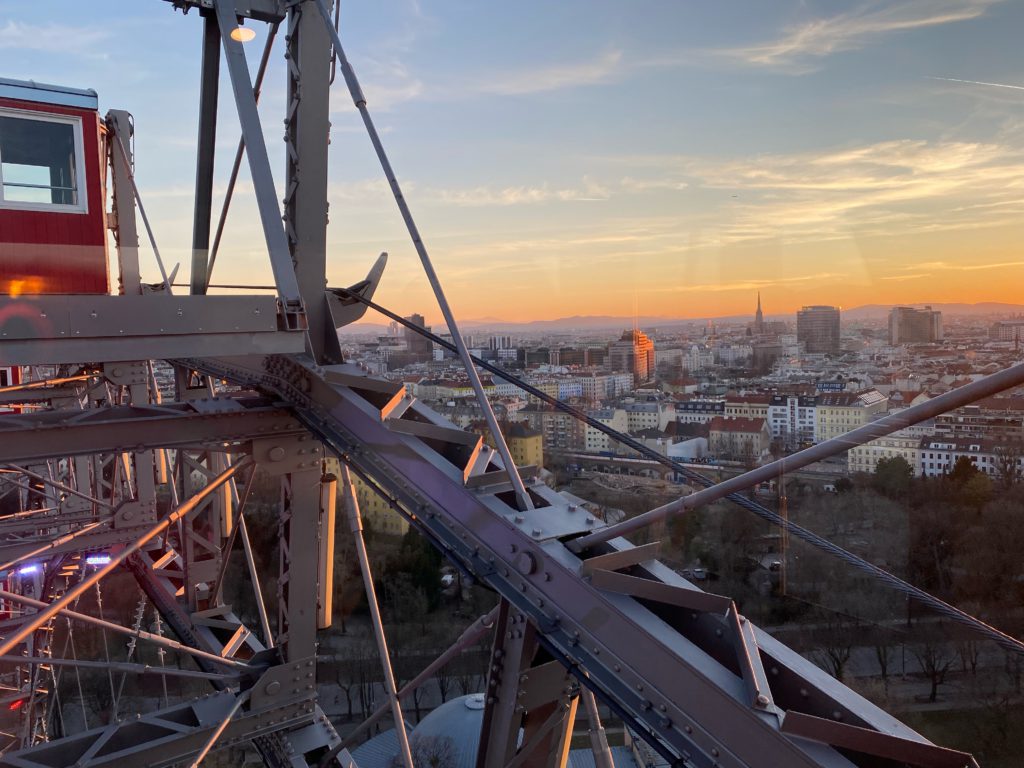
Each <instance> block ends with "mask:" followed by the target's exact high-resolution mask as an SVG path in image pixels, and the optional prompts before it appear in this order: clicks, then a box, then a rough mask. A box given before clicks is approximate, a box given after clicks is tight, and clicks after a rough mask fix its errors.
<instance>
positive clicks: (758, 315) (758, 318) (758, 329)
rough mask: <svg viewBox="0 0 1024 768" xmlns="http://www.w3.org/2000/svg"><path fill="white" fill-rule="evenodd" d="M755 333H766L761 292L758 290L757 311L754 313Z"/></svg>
mask: <svg viewBox="0 0 1024 768" xmlns="http://www.w3.org/2000/svg"><path fill="white" fill-rule="evenodd" d="M753 331H754V333H756V334H758V335H760V334H762V333H764V312H762V311H761V292H760V291H758V292H757V311H756V312H755V313H754V328H753Z"/></svg>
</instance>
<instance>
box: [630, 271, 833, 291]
mask: <svg viewBox="0 0 1024 768" xmlns="http://www.w3.org/2000/svg"><path fill="white" fill-rule="evenodd" d="M846 277H848V275H847V274H846V273H845V272H817V273H815V274H807V275H793V276H791V277H765V278H764V279H763V280H753V279H747V280H737V281H734V282H731V283H728V282H726V283H701V284H700V285H670V286H664V287H660V288H653V289H648V291H649V292H652V293H729V292H731V291H756V290H761V289H764V288H772V287H778V286H784V285H800V284H801V283H811V282H822V281H825V280H836V279H842V278H846Z"/></svg>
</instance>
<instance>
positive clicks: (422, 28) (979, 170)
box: [0, 0, 1024, 323]
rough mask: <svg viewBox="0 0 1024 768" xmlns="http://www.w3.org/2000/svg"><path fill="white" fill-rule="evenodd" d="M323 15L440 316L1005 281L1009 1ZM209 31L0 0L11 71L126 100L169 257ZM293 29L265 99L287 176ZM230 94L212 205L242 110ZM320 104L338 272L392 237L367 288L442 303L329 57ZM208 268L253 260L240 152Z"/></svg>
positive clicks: (1016, 215)
mask: <svg viewBox="0 0 1024 768" xmlns="http://www.w3.org/2000/svg"><path fill="white" fill-rule="evenodd" d="M341 18H342V21H341V36H342V40H343V43H344V44H345V46H346V52H347V54H348V57H349V59H350V60H351V62H352V64H353V66H354V68H355V70H356V72H357V73H358V75H359V77H360V79H361V81H362V83H363V90H364V92H365V94H366V97H367V101H368V104H369V108H370V111H371V113H372V114H373V115H374V118H375V120H376V122H377V125H378V127H379V129H380V130H381V133H382V137H383V141H384V144H385V147H386V148H387V150H388V153H389V155H390V157H391V160H392V164H393V165H394V167H395V170H396V171H397V174H398V177H399V179H400V181H401V183H402V185H403V189H404V191H405V193H406V197H407V199H408V201H409V204H410V206H411V208H412V211H413V214H414V216H415V217H416V220H417V223H418V225H419V228H420V231H421V233H422V235H423V239H424V242H425V243H426V245H427V248H428V250H429V251H430V254H431V257H432V259H433V261H434V264H435V266H436V268H437V271H438V273H439V275H440V277H441V280H442V283H443V284H444V286H445V289H446V292H447V294H448V296H449V299H450V301H451V304H452V307H453V309H454V311H455V313H456V316H457V317H460V318H464V319H473V320H478V319H483V318H496V319H502V320H507V321H525V320H533V319H551V318H558V317H566V316H572V315H618V316H630V315H632V314H634V312H639V314H642V315H660V316H667V317H707V316H717V315H733V314H737V313H744V312H749V313H752V312H753V308H754V305H755V302H756V293H757V292H758V291H760V292H761V296H762V301H763V304H764V308H765V312H766V314H768V315H774V314H782V313H791V312H793V311H795V310H796V309H797V308H799V307H800V306H802V305H804V304H835V305H839V306H844V307H854V306H858V305H861V304H867V303H911V302H926V301H931V302H961V301H962V302H979V301H1005V302H1014V303H1016V302H1020V301H1021V299H1022V293H1024V291H1022V289H1024V249H1022V247H1021V246H1022V235H1024V62H1022V60H1021V58H1020V55H1019V47H1020V41H1019V30H1020V29H1021V28H1022V25H1024V4H1022V3H1015V2H1010V1H1007V2H1000V1H999V0H891V1H890V2H875V1H868V2H841V1H838V0H828V1H826V0H822V1H821V2H813V1H811V0H803V1H795V2H794V1H786V0H779V1H778V2H772V3H765V2H763V1H762V0H744V1H743V2H740V1H738V0H737V1H736V2H733V1H731V0H730V1H723V2H716V3H707V2H697V1H696V0H689V1H685V2H684V0H677V1H675V2H666V1H665V0H631V1H630V2H622V0H617V1H611V0H561V2H558V3H551V2H538V1H536V0H521V2H517V3H480V2H474V1H471V0H374V1H373V2H367V1H366V0H343V2H342V16H341ZM255 28H256V29H257V31H258V35H257V37H256V39H255V40H254V41H252V42H250V43H247V44H246V51H247V54H248V56H249V60H250V64H251V67H252V68H253V69H254V68H255V64H256V62H257V61H258V59H259V55H260V51H261V50H262V44H263V39H264V35H265V28H264V27H263V25H261V24H256V25H255ZM200 33H201V22H200V19H199V17H198V14H196V13H195V12H193V13H190V14H188V15H187V16H185V15H183V14H182V13H181V12H180V11H176V10H174V9H173V7H172V5H171V3H169V2H165V1H164V0H97V1H96V2H90V3H82V2H78V1H73V0H47V1H46V2H34V3H24V2H15V1H14V0H0V62H2V63H3V64H2V66H0V76H5V77H13V78H18V79H35V80H39V81H43V82H51V83H59V84H63V85H70V86H76V87H87V88H93V89H95V90H96V91H97V92H98V93H99V97H100V105H101V111H105V110H106V109H110V108H119V109H127V110H128V111H130V112H132V114H133V115H134V117H135V125H136V152H137V181H138V184H139V187H140V191H141V194H142V198H143V202H144V204H145V206H146V209H147V213H149V215H150V218H151V219H152V221H153V225H154V229H155V232H156V237H157V241H158V244H159V246H160V250H161V252H162V254H163V256H164V259H165V260H166V261H169V262H171V263H172V264H173V263H180V264H181V265H182V275H186V274H187V270H188V264H189V258H190V256H189V248H190V243H191V230H192V221H191V218H192V200H191V195H192V185H193V183H194V175H195V136H196V130H197V128H196V125H197V113H198V77H199V59H200V37H201V34H200ZM282 43H283V41H279V47H278V48H277V49H276V50H275V52H274V56H273V58H272V68H271V71H270V73H269V75H268V79H267V82H266V85H265V87H264V97H263V99H262V101H261V106H260V111H261V115H262V118H263V126H264V132H265V134H266V136H267V141H268V145H269V148H270V152H271V161H272V163H273V165H274V170H275V173H276V174H277V183H278V196H279V197H280V196H282V193H281V175H282V172H283V169H284V154H283V143H282V134H283V131H282V130H281V120H282V119H283V112H284V89H285V85H284V77H283V74H284V69H283V67H284V61H283V57H282V54H283V51H282V49H281V47H280V45H281V44H282ZM224 77H225V80H224V82H223V83H222V94H224V95H225V96H227V95H228V94H229V92H230V89H229V86H228V83H227V81H226V73H225V75H224ZM221 106H222V108H221V121H220V128H219V133H218V154H217V174H218V182H217V184H216V193H217V196H218V197H217V202H216V204H217V205H218V206H219V199H220V196H222V195H223V192H224V189H225V182H226V178H227V174H228V171H229V169H230V165H231V160H232V157H233V155H234V148H235V145H236V142H237V137H238V127H237V120H236V119H235V117H234V113H233V109H234V106H233V103H231V102H230V99H224V100H223V103H222V105H221ZM331 120H332V130H331V150H330V151H331V159H330V165H329V179H330V182H329V202H330V225H329V231H328V260H329V267H328V281H329V284H331V285H349V284H352V283H354V282H356V281H358V280H359V279H361V278H362V277H363V276H365V274H366V272H367V270H368V269H369V267H370V265H371V264H372V263H373V260H374V259H375V257H376V256H377V254H378V253H380V252H381V251H387V252H388V253H389V264H388V267H387V269H386V271H385V274H384V278H383V281H382V284H381V287H380V290H379V291H378V294H377V299H378V300H379V301H380V302H381V303H382V304H384V305H385V306H388V307H389V308H392V309H394V310H395V311H398V312H401V313H403V314H408V313H411V312H420V313H422V314H424V315H425V316H426V317H427V320H428V321H430V322H435V323H436V322H437V320H438V318H439V313H438V312H437V310H436V304H435V302H434V300H433V297H432V296H431V294H430V291H429V288H428V286H427V283H426V279H425V277H424V275H423V270H422V268H421V266H420V264H419V262H418V260H417V258H416V255H415V252H414V250H413V248H412V246H411V243H410V240H409V237H408V235H407V234H406V232H405V230H404V226H403V224H402V220H401V218H400V216H399V214H398V211H397V209H396V207H395V204H394V201H393V199H392V198H391V197H390V193H389V190H388V188H387V185H386V183H385V181H384V178H383V175H382V173H381V171H380V168H379V166H378V165H377V162H376V159H375V156H374V154H373V151H372V148H371V146H370V143H369V141H368V139H367V137H366V135H365V132H364V131H363V128H362V124H361V122H360V120H359V118H358V115H357V113H356V111H355V109H354V108H353V106H352V103H351V100H350V99H349V98H348V96H347V94H346V93H345V92H344V87H343V84H342V82H341V78H340V77H339V78H338V82H337V83H336V84H335V86H334V89H333V91H332V95H331ZM143 262H144V263H143V267H144V273H145V276H146V278H147V279H150V280H152V281H153V282H156V281H157V280H158V279H159V278H158V273H157V269H156V264H155V261H154V260H153V258H152V256H151V255H150V254H149V253H148V251H147V252H146V253H144V255H143ZM214 281H215V282H217V281H220V282H230V283H246V284H265V283H269V282H271V281H272V278H271V273H270V268H269V263H268V261H267V256H266V249H265V246H264V243H263V240H262V235H261V232H260V228H259V226H258V221H257V214H256V208H255V203H254V201H253V199H252V194H251V186H250V185H249V183H248V175H247V170H244V171H243V175H242V183H241V184H240V187H239V193H238V194H237V195H236V201H235V203H233V205H232V211H231V216H230V218H229V223H228V227H227V233H226V236H225V247H224V250H223V251H222V253H221V255H220V256H218V264H217V267H216V272H215V275H214ZM367 319H368V320H370V319H373V320H376V318H370V317H368V318H367Z"/></svg>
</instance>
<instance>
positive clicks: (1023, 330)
mask: <svg viewBox="0 0 1024 768" xmlns="http://www.w3.org/2000/svg"><path fill="white" fill-rule="evenodd" d="M988 337H989V338H990V339H992V340H993V341H1012V342H1015V343H1017V344H1018V345H1019V344H1020V342H1021V340H1024V319H1015V320H1000V321H999V322H997V323H995V324H994V325H993V326H992V327H991V328H989V330H988Z"/></svg>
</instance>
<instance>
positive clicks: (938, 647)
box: [911, 640, 956, 702]
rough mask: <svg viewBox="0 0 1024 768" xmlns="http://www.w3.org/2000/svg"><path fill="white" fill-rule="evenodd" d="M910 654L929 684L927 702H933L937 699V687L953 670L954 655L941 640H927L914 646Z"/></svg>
mask: <svg viewBox="0 0 1024 768" xmlns="http://www.w3.org/2000/svg"><path fill="white" fill-rule="evenodd" d="M911 653H913V654H914V657H915V658H916V659H917V661H918V663H919V664H920V665H921V671H922V672H923V673H924V675H925V677H926V678H928V682H929V683H930V684H931V690H930V692H929V694H928V701H930V702H934V701H935V700H936V699H937V698H938V692H939V686H940V685H943V684H944V683H945V682H946V676H947V675H948V674H949V671H950V670H951V669H952V668H953V664H954V663H955V661H956V654H955V653H954V652H953V650H952V649H951V648H950V647H949V644H948V643H946V642H943V641H941V640H929V641H927V642H924V643H921V644H920V645H916V646H914V647H913V648H911Z"/></svg>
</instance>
